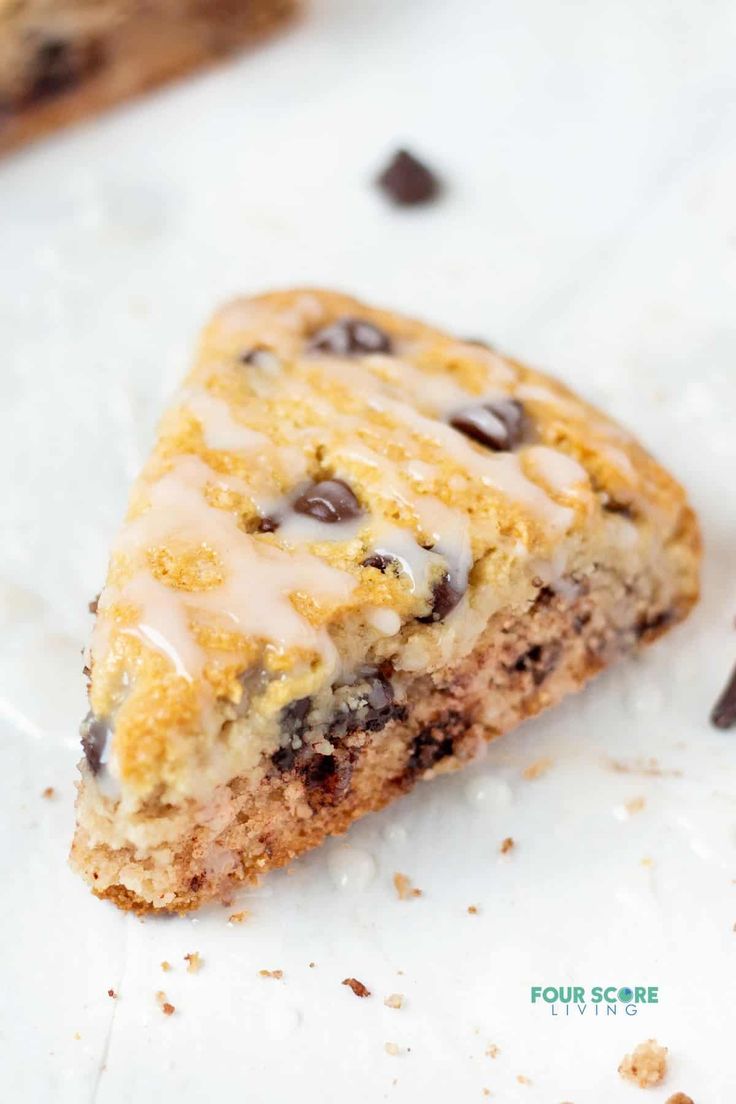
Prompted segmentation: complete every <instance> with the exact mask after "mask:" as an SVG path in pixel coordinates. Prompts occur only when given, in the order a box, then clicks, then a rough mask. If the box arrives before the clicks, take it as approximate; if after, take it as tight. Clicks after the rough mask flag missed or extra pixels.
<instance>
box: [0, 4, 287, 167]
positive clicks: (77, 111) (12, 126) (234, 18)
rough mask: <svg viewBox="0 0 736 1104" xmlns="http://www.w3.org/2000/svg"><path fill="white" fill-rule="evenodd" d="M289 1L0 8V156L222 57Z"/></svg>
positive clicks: (277, 18) (277, 17) (279, 15)
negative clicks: (23, 143) (30, 140)
mask: <svg viewBox="0 0 736 1104" xmlns="http://www.w3.org/2000/svg"><path fill="white" fill-rule="evenodd" d="M296 4H297V0H0V152H2V151H3V150H9V149H12V148H13V147H15V146H18V145H20V144H21V143H22V142H26V141H28V140H29V139H31V138H36V137H38V136H40V135H41V134H44V133H46V132H47V131H49V130H52V129H54V128H56V127H58V126H61V125H63V124H65V123H68V122H73V121H75V120H77V119H79V118H82V117H83V116H85V115H89V114H92V113H93V112H96V111H99V110H101V109H102V108H105V107H109V106H110V105H111V104H114V103H117V102H118V101H119V100H122V99H125V98H127V97H129V96H134V95H137V94H138V93H139V92H143V91H145V90H146V89H148V88H152V87H154V86H155V85H158V84H162V83H163V82H164V81H167V80H171V79H172V78H173V77H177V76H180V75H181V74H183V73H186V72H188V71H189V70H190V69H194V68H196V67H198V66H200V65H203V64H206V63H208V62H212V61H214V60H216V59H217V58H220V57H223V56H224V55H226V54H230V53H232V52H233V51H235V50H237V49H239V48H240V47H242V46H243V45H244V44H245V43H247V42H250V41H251V40H253V39H255V38H257V37H259V36H260V35H262V34H263V33H265V32H266V31H268V30H270V29H271V28H272V27H274V26H275V25H277V24H279V23H281V21H282V20H284V19H285V18H286V17H288V16H289V15H290V14H291V13H293V11H294V10H295V9H296Z"/></svg>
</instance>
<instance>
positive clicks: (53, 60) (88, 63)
mask: <svg viewBox="0 0 736 1104" xmlns="http://www.w3.org/2000/svg"><path fill="white" fill-rule="evenodd" d="M101 61H102V49H101V47H100V44H99V42H97V41H96V40H94V39H86V40H85V39H80V40H79V41H74V40H70V39H65V38H45V39H43V40H42V41H41V42H40V43H39V45H38V46H37V48H36V52H35V55H34V58H33V71H32V74H31V82H30V91H29V98H30V99H32V100H41V99H45V97H47V96H54V95H56V94H57V93H59V92H64V91H66V90H67V89H69V88H73V87H74V85H76V84H78V83H79V81H80V80H81V79H82V77H83V76H85V74H87V73H90V72H92V71H93V70H94V69H96V68H97V66H98V65H99V64H100V62H101Z"/></svg>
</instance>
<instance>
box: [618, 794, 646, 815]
mask: <svg viewBox="0 0 736 1104" xmlns="http://www.w3.org/2000/svg"><path fill="white" fill-rule="evenodd" d="M646 803H647V801H646V798H645V797H632V798H631V800H630V801H625V802H624V809H626V812H627V813H628V814H629V816H633V815H634V813H640V812H641V811H642V809H643V808H644V806H645V805H646Z"/></svg>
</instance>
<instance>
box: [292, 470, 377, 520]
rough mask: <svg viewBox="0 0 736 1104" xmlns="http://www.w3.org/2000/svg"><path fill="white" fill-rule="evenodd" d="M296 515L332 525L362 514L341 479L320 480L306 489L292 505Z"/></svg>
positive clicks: (355, 499) (351, 493)
mask: <svg viewBox="0 0 736 1104" xmlns="http://www.w3.org/2000/svg"><path fill="white" fill-rule="evenodd" d="M294 509H295V510H296V512H297V513H298V514H307V515H308V516H309V517H313V518H316V519H317V521H324V522H326V523H327V524H328V525H332V524H333V523H334V522H336V521H348V520H349V519H350V518H356V517H360V515H361V514H362V513H363V510H362V508H361V505H360V503H359V502H358V500H357V498H356V497H355V495H354V494H353V492H352V491H351V489H350V487H348V485H347V483H344V482H343V481H342V479H322V480H321V481H320V482H319V483H313V484H312V486H311V487H307V489H306V491H304V492H303V493H302V494H301V495H300V496H299V498H298V499H297V500H296V502H295V503H294Z"/></svg>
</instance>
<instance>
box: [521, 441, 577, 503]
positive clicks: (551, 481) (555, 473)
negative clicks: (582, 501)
mask: <svg viewBox="0 0 736 1104" xmlns="http://www.w3.org/2000/svg"><path fill="white" fill-rule="evenodd" d="M525 459H526V462H527V463H528V464H529V463H530V464H531V466H532V470H533V471H534V472H535V474H537V475H538V476H539V478H540V479H541V480H542V482H543V483H545V484H546V485H547V487H549V488H550V490H552V491H555V492H556V493H557V494H562V495H579V494H580V493H581V491H584V490H586V489H587V488H589V487H590V479H589V478H588V473H587V471H586V470H585V468H584V467H583V466H582V465H581V464H579V463H578V462H577V460H575V459H574V457H572V456H568V455H567V453H565V452H560V451H559V449H553V448H549V447H548V446H547V445H534V446H533V447H532V448H529V449H527V451H526V454H525Z"/></svg>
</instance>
